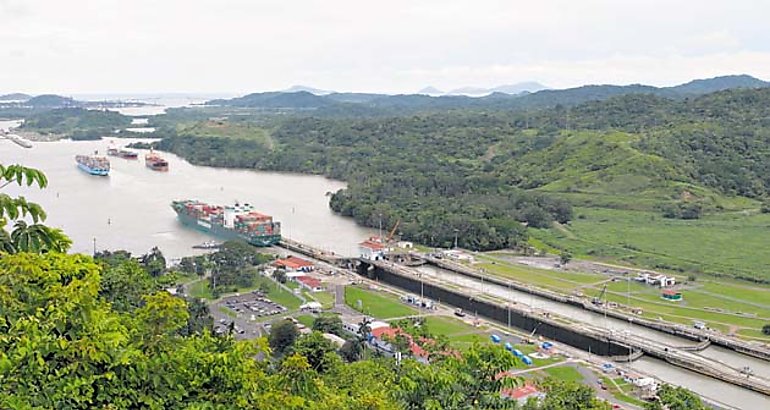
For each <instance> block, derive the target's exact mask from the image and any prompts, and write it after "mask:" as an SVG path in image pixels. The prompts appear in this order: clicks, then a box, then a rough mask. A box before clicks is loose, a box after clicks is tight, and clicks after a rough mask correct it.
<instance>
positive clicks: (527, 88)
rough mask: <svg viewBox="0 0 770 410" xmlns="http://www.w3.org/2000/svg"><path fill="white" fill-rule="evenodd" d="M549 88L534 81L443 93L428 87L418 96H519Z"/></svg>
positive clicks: (462, 88)
mask: <svg viewBox="0 0 770 410" xmlns="http://www.w3.org/2000/svg"><path fill="white" fill-rule="evenodd" d="M548 88H549V87H546V86H544V85H543V84H540V83H537V82H534V81H528V82H523V83H517V84H507V85H500V86H497V87H493V88H482V87H461V88H455V89H454V90H450V91H441V90H439V89H438V88H436V87H433V86H428V87H425V88H423V89H421V90H420V91H417V94H424V95H430V96H432V97H437V96H441V95H465V96H468V97H483V96H486V95H490V94H494V93H502V94H511V95H518V94H522V93H534V92H537V91H541V90H547V89H548Z"/></svg>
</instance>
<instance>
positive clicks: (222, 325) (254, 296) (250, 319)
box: [212, 290, 288, 337]
mask: <svg viewBox="0 0 770 410" xmlns="http://www.w3.org/2000/svg"><path fill="white" fill-rule="evenodd" d="M219 308H222V309H226V310H230V311H231V312H232V313H233V315H223V314H221V312H218V309H219ZM287 310H288V309H287V308H286V307H285V306H281V305H279V304H278V303H275V302H273V301H272V300H270V299H268V298H267V297H266V296H265V294H264V293H262V292H260V291H258V290H255V291H253V292H249V293H244V294H241V295H238V296H230V297H227V298H225V299H223V300H221V301H219V302H217V303H216V304H215V307H214V308H213V309H212V315H213V316H214V319H215V323H214V328H215V331H216V332H225V331H228V330H229V327H230V326H231V323H232V322H235V323H234V324H233V325H232V326H233V330H234V331H235V333H236V335H239V336H241V337H249V336H251V337H254V336H258V335H259V334H260V333H261V332H260V331H259V329H258V328H259V324H258V322H260V320H259V319H260V318H263V317H268V316H274V315H278V314H281V313H285V312H286V311H287ZM218 313H219V314H218Z"/></svg>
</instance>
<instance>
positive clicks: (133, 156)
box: [107, 148, 139, 159]
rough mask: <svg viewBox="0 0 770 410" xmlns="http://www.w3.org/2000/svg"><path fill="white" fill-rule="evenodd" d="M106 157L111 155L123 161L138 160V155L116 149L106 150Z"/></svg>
mask: <svg viewBox="0 0 770 410" xmlns="http://www.w3.org/2000/svg"><path fill="white" fill-rule="evenodd" d="M107 155H112V156H113V157H118V158H123V159H137V158H139V154H137V153H136V152H134V151H129V150H127V149H117V148H110V149H108V150H107Z"/></svg>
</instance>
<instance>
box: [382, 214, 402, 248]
mask: <svg viewBox="0 0 770 410" xmlns="http://www.w3.org/2000/svg"><path fill="white" fill-rule="evenodd" d="M400 224H401V220H400V219H399V220H398V221H396V224H395V225H394V226H393V229H391V230H390V233H389V234H388V237H387V238H385V242H384V243H390V241H391V240H393V235H395V234H396V229H398V225H400Z"/></svg>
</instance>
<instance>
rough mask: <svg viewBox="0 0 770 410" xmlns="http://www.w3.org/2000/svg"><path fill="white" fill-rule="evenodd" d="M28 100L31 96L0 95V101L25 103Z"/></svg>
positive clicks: (20, 94) (18, 94) (17, 94)
mask: <svg viewBox="0 0 770 410" xmlns="http://www.w3.org/2000/svg"><path fill="white" fill-rule="evenodd" d="M30 98H32V96H31V95H27V94H22V93H12V94H5V95H0V101H27V100H29V99H30Z"/></svg>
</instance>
